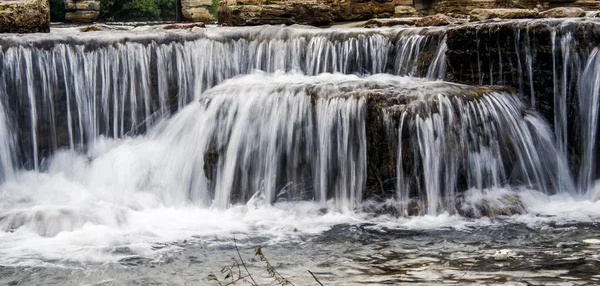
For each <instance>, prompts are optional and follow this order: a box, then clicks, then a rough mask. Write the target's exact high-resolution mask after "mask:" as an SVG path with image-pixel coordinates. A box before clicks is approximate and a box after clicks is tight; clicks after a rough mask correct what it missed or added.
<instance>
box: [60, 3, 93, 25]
mask: <svg viewBox="0 0 600 286" xmlns="http://www.w3.org/2000/svg"><path fill="white" fill-rule="evenodd" d="M66 6H67V13H66V14H65V21H67V22H70V23H92V22H94V21H96V20H97V19H98V16H100V1H98V0H67V1H66Z"/></svg>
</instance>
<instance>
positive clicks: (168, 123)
mask: <svg viewBox="0 0 600 286" xmlns="http://www.w3.org/2000/svg"><path fill="white" fill-rule="evenodd" d="M564 26H568V25H564ZM560 27H562V26H557V29H558V30H556V31H558V32H556V33H553V34H552V35H551V39H549V41H551V42H552V47H553V48H552V55H553V57H552V58H553V59H554V62H553V63H554V65H553V67H552V69H553V70H552V72H553V73H554V76H553V82H554V83H555V85H554V93H553V96H554V101H553V102H554V104H555V109H554V111H555V113H554V117H553V121H550V120H547V119H545V118H544V117H543V116H542V115H541V114H539V113H538V112H537V111H536V108H535V102H534V100H529V99H527V98H526V97H525V96H524V93H523V92H522V91H521V92H518V91H514V90H512V89H508V88H504V87H500V86H487V87H481V86H467V85H460V84H455V83H449V82H444V81H441V79H443V78H445V74H446V70H447V67H446V50H447V49H448V45H447V37H446V35H445V33H446V31H445V30H444V29H441V28H440V29H437V28H436V29H429V28H384V29H375V30H371V29H335V28H331V29H314V28H307V27H288V28H283V27H253V28H211V29H205V30H194V31H175V32H164V31H155V30H152V29H150V30H144V29H141V30H132V31H111V32H97V33H96V32H95V33H84V34H76V33H73V31H72V30H69V29H63V30H60V29H57V30H55V31H54V32H53V34H51V35H49V36H48V35H42V36H40V35H27V36H14V35H6V36H2V37H0V96H1V102H0V103H1V104H0V182H2V184H0V283H6V284H11V285H52V284H57V285H138V284H142V285H148V284H175V285H212V284H215V282H214V281H212V282H211V281H209V279H208V278H207V277H208V275H209V274H211V273H214V274H216V275H217V276H219V277H222V276H220V275H221V273H220V272H219V271H220V270H221V269H222V267H223V266H227V265H230V264H231V262H232V257H236V258H237V257H238V256H237V252H236V249H238V248H239V250H240V251H241V256H242V257H243V259H244V260H245V261H246V263H247V266H248V267H249V269H250V271H252V272H253V273H254V275H255V278H256V279H257V280H260V281H261V283H262V282H265V283H267V282H271V280H272V279H270V278H269V277H268V274H267V273H266V271H265V267H264V264H263V262H261V261H260V260H259V259H258V258H256V257H254V253H253V251H252V248H253V247H255V246H259V245H260V246H262V247H263V252H264V253H265V255H266V256H267V258H269V260H270V261H271V263H272V264H273V265H274V266H275V268H276V269H277V271H279V272H280V273H282V274H283V275H284V276H285V277H286V278H288V279H290V280H291V281H293V282H294V283H295V285H315V281H314V280H313V279H312V278H311V277H310V274H309V273H307V272H306V271H307V270H311V271H312V272H313V273H314V274H315V275H316V276H317V277H319V279H320V280H321V281H322V282H323V283H324V284H325V285H353V284H383V283H385V284H413V283H417V284H422V285H437V284H439V285H443V284H446V285H448V284H450V285H452V284H457V283H458V284H473V285H479V284H486V285H514V284H515V283H519V282H521V281H522V282H523V283H530V284H532V285H571V284H576V285H594V284H595V283H598V282H599V281H600V276H599V275H598V273H599V271H600V256H599V253H598V250H599V249H600V241H598V240H597V238H598V236H599V235H600V228H599V226H598V221H599V219H600V202H599V200H600V186H596V185H595V179H596V177H595V174H596V173H595V160H596V158H595V153H596V152H595V150H596V148H597V146H596V130H597V128H598V126H597V125H598V124H597V120H598V118H597V117H598V104H599V103H598V96H599V93H600V89H599V88H598V87H599V86H600V71H599V69H598V67H599V66H600V55H599V48H598V47H593V48H590V49H586V50H584V51H575V50H571V49H570V47H573V46H574V45H576V44H577V43H576V42H575V40H574V39H573V38H572V35H571V34H569V33H567V32H566V31H567V30H569V29H567V28H565V29H563V30H561V28H560ZM521 33H524V34H521ZM515 35H516V37H515V39H516V40H515V47H517V46H519V45H518V44H517V42H518V41H521V39H522V38H523V39H526V40H525V41H527V42H528V43H529V42H530V39H529V38H528V37H529V36H528V34H527V33H525V32H521V30H519V29H516V30H515ZM498 45H500V43H498ZM561 47H562V48H561ZM523 49H524V53H525V54H524V55H519V53H517V55H518V56H519V58H521V56H522V58H523V66H521V61H520V60H519V67H518V71H519V74H521V75H522V76H523V78H524V80H523V82H528V81H530V82H531V83H530V84H528V85H529V86H528V87H527V88H524V89H526V90H528V91H530V94H529V96H532V97H533V96H534V94H535V93H534V91H535V90H534V85H533V81H534V80H535V78H533V76H532V75H533V69H534V67H535V64H536V62H535V59H536V55H535V49H536V46H535V45H534V44H531V45H530V44H528V45H527V46H524V48H523ZM498 57H500V60H499V62H500V63H502V62H503V60H502V55H501V54H498ZM504 68H505V67H504V66H503V65H502V64H500V66H499V69H500V70H502V69H504ZM506 68H507V69H508V67H506ZM521 68H523V69H525V70H524V71H521ZM492 72H493V71H490V74H491V73H492ZM481 73H482V74H483V71H481ZM500 74H502V72H500ZM482 79H483V77H482ZM573 79H574V80H575V81H576V83H575V84H574V83H572V82H571V81H572V80H573ZM505 80H506V79H504V78H502V77H500V78H496V79H491V78H490V81H491V82H490V84H505V82H504V81H505ZM571 89H576V92H575V93H573V92H572V91H571ZM535 92H538V91H535ZM572 94H576V96H577V97H578V100H577V102H578V104H579V105H580V106H579V107H578V109H577V110H578V114H577V115H576V116H577V117H576V118H577V120H575V122H567V121H568V120H569V119H568V118H570V117H568V116H567V107H566V105H567V98H569V97H570V96H572ZM532 104H533V106H532ZM548 122H550V123H553V124H552V125H550V124H549V123H548ZM571 126H577V128H578V130H581V131H580V132H581V142H580V144H581V145H582V154H583V155H582V157H581V158H582V160H581V162H580V164H578V165H577V166H576V169H579V171H578V174H579V175H578V176H577V177H576V176H573V175H572V169H573V168H572V167H570V166H569V164H570V162H571V161H570V156H571V154H570V153H569V151H568V149H569V143H568V142H570V141H568V140H567V139H568V138H567V137H568V134H569V133H568V130H567V129H568V128H570V127H571Z"/></svg>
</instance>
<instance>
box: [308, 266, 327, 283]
mask: <svg viewBox="0 0 600 286" xmlns="http://www.w3.org/2000/svg"><path fill="white" fill-rule="evenodd" d="M306 271H308V273H310V275H312V277H313V278H314V279H315V281H317V283H319V285H321V286H324V285H323V283H321V281H319V279H317V276H315V274H314V273H312V271H310V270H306Z"/></svg>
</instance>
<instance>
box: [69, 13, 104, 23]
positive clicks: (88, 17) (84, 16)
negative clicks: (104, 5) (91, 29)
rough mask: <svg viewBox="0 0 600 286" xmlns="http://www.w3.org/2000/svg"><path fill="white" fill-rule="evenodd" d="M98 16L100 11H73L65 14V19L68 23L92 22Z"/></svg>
mask: <svg viewBox="0 0 600 286" xmlns="http://www.w3.org/2000/svg"><path fill="white" fill-rule="evenodd" d="M98 16H100V11H74V12H67V13H66V14H65V21H66V22H69V23H93V22H94V21H96V19H98Z"/></svg>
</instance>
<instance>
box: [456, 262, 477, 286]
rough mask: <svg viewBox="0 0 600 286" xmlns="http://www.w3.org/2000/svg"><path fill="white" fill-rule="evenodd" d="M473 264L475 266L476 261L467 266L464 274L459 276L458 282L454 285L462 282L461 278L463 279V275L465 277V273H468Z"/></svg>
mask: <svg viewBox="0 0 600 286" xmlns="http://www.w3.org/2000/svg"><path fill="white" fill-rule="evenodd" d="M475 264H477V261H475V262H473V264H471V266H469V268H468V269H467V271H465V273H463V275H461V276H460V278H458V281H457V282H456V284H454V285H458V282H460V280H462V279H463V277H465V275H467V273H469V271H470V270H471V268H473V266H475Z"/></svg>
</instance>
